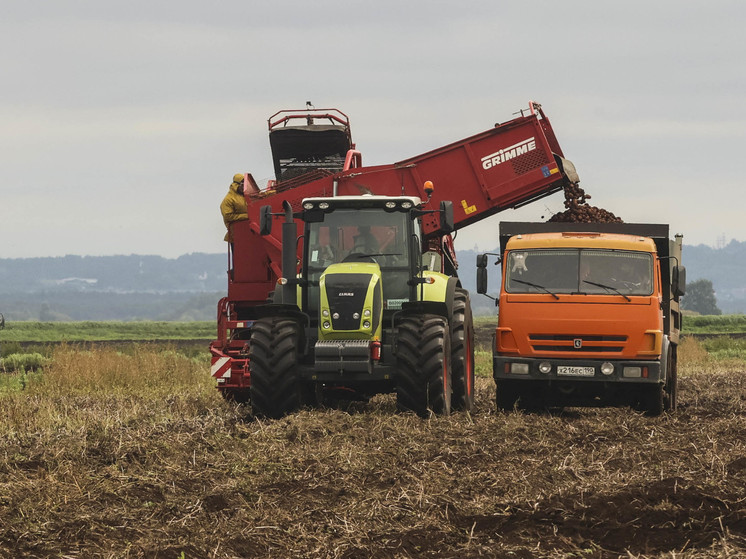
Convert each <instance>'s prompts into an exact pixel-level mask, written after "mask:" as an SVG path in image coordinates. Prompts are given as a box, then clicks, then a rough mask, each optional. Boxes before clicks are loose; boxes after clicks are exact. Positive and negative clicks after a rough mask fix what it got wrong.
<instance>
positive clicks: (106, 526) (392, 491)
mask: <svg viewBox="0 0 746 559" xmlns="http://www.w3.org/2000/svg"><path fill="white" fill-rule="evenodd" d="M207 368H208V367H207V365H206V363H205V362H200V361H198V360H194V359H191V360H190V359H186V358H183V357H179V356H178V355H177V354H176V353H173V352H172V353H166V354H164V353H162V352H155V351H152V350H142V351H135V352H132V353H128V354H126V355H122V354H121V353H117V352H115V351H114V350H111V349H100V350H91V351H86V352H84V351H77V350H75V349H71V348H62V349H59V350H56V351H55V354H54V357H53V361H52V364H51V365H50V366H49V367H48V368H47V369H46V370H45V372H44V373H43V374H42V376H41V377H43V378H41V377H40V378H36V377H31V376H30V377H29V378H26V379H23V382H24V384H23V386H22V387H20V388H17V389H15V390H6V391H4V392H3V391H0V557H8V558H10V557H13V558H16V557H86V558H88V557H157V558H168V559H178V558H180V557H184V558H208V557H215V558H229V557H338V558H358V557H359V558H368V557H374V558H388V557H453V558H456V557H458V558H470V557H515V558H529V557H568V558H569V557H574V558H578V557H589V558H590V557H595V558H612V557H614V558H615V557H666V558H674V557H676V558H693V557H743V556H746V363H745V362H744V361H743V360H739V359H733V360H729V361H722V360H717V361H716V360H714V359H713V358H712V357H710V356H708V355H707V354H706V352H705V351H704V350H703V349H702V347H701V346H700V345H699V344H698V343H697V342H696V341H691V342H688V343H687V344H685V346H684V347H683V348H682V352H681V369H680V375H681V384H680V409H679V410H678V412H677V413H675V414H671V415H663V416H661V417H658V418H649V417H645V416H643V415H642V414H640V413H638V412H635V411H632V410H630V409H628V408H611V409H580V408H572V409H567V410H564V411H561V412H555V413H542V414H524V413H522V412H511V413H498V412H496V411H495V407H494V389H493V386H494V385H493V383H492V380H491V379H488V378H480V379H478V380H479V382H478V394H477V409H476V411H475V412H474V413H473V414H471V415H468V414H464V413H457V414H453V415H452V416H450V417H438V418H432V419H430V420H422V419H419V418H417V417H415V416H413V415H407V414H398V413H396V406H395V401H394V399H393V397H390V396H380V397H377V398H375V399H374V400H373V401H371V402H369V403H367V404H363V403H356V404H354V405H350V406H349V407H347V408H345V409H316V410H304V411H301V412H299V413H296V414H294V415H291V416H289V417H286V418H284V419H281V420H278V421H257V420H254V419H253V418H252V416H251V414H250V412H249V410H248V409H247V408H245V407H242V406H235V405H231V404H228V403H225V402H223V401H221V400H220V398H219V397H218V396H217V395H216V394H215V391H214V389H213V386H212V383H211V382H210V381H209V380H208V379H207V378H206V377H207Z"/></svg>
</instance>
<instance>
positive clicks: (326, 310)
mask: <svg viewBox="0 0 746 559" xmlns="http://www.w3.org/2000/svg"><path fill="white" fill-rule="evenodd" d="M321 316H323V317H325V318H328V317H329V309H324V310H323V311H321Z"/></svg>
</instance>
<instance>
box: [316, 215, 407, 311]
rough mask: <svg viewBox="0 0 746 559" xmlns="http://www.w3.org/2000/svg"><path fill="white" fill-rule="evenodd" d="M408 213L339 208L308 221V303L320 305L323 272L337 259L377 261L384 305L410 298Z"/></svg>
mask: <svg viewBox="0 0 746 559" xmlns="http://www.w3.org/2000/svg"><path fill="white" fill-rule="evenodd" d="M408 224H409V214H407V213H404V212H398V211H394V212H385V211H381V209H380V208H372V209H352V208H345V209H337V210H335V211H333V212H330V213H328V214H326V215H325V216H324V221H323V222H320V223H309V224H308V247H307V256H306V258H307V262H308V279H309V306H311V309H315V308H316V307H317V306H318V285H319V279H320V278H321V274H322V273H323V272H324V270H325V269H326V268H327V267H328V266H329V265H331V264H335V263H338V262H348V263H353V264H354V263H356V262H358V263H359V262H376V263H377V264H378V265H379V267H380V269H381V275H382V278H383V298H384V304H385V305H386V307H385V308H399V307H401V303H402V302H403V301H404V300H408V294H409V288H408V284H407V281H408V279H409V273H410V272H409V248H408V243H407V238H408V237H407V236H408V233H407V230H408V229H407V226H408Z"/></svg>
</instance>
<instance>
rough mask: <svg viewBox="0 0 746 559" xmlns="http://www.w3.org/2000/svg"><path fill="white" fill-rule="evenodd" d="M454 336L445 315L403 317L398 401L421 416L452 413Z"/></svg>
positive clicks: (399, 350)
mask: <svg viewBox="0 0 746 559" xmlns="http://www.w3.org/2000/svg"><path fill="white" fill-rule="evenodd" d="M450 359H451V337H450V331H449V328H448V321H447V320H446V319H444V318H443V317H442V316H437V315H429V314H425V315H419V316H411V317H406V318H404V319H402V321H401V323H400V324H399V329H398V339H397V350H396V361H397V364H396V369H397V371H396V403H397V407H398V408H399V410H401V411H413V412H415V413H416V414H417V415H419V416H420V417H428V416H429V415H430V412H432V413H435V414H437V415H448V414H449V413H450V412H451V367H450Z"/></svg>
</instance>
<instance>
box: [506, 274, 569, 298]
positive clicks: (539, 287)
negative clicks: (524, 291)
mask: <svg viewBox="0 0 746 559" xmlns="http://www.w3.org/2000/svg"><path fill="white" fill-rule="evenodd" d="M510 281H514V282H516V283H522V284H523V285H529V286H531V287H535V288H536V289H541V290H543V291H545V292H546V293H549V294H550V295H551V296H552V297H554V298H555V299H559V296H558V295H557V294H556V293H552V292H551V291H549V290H548V289H547V288H546V287H544V286H543V285H538V284H536V283H531V282H530V281H523V280H519V279H515V278H512V279H511V280H510Z"/></svg>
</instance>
